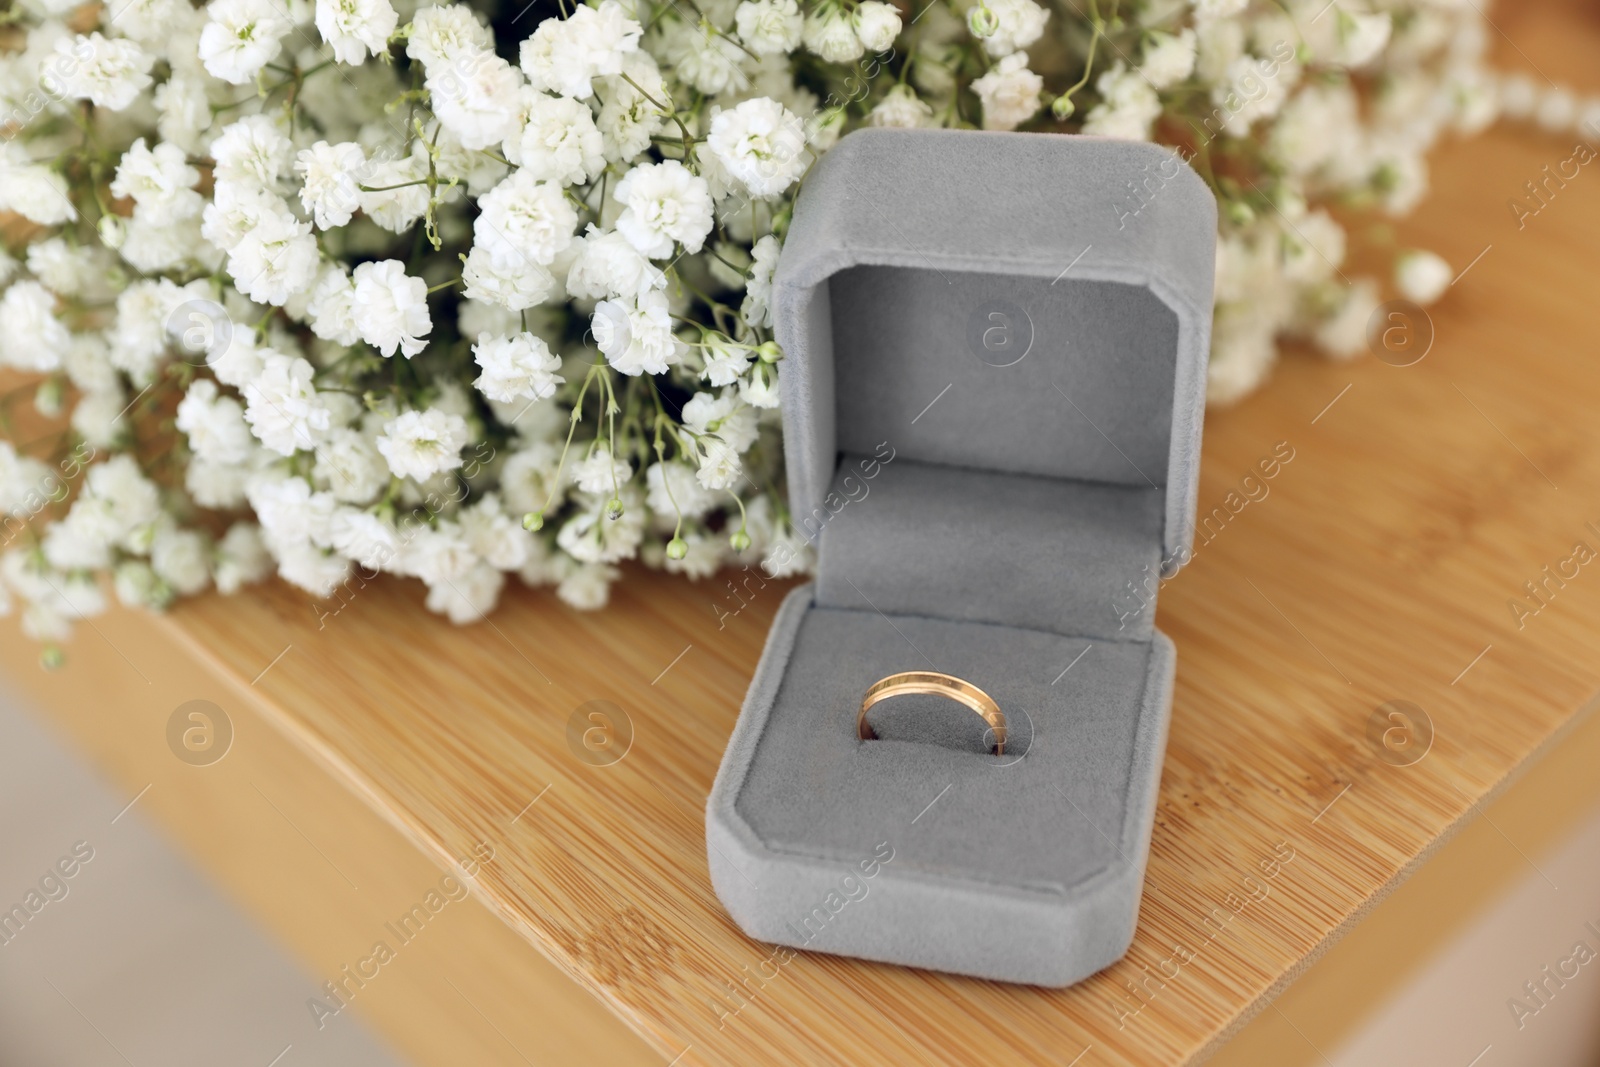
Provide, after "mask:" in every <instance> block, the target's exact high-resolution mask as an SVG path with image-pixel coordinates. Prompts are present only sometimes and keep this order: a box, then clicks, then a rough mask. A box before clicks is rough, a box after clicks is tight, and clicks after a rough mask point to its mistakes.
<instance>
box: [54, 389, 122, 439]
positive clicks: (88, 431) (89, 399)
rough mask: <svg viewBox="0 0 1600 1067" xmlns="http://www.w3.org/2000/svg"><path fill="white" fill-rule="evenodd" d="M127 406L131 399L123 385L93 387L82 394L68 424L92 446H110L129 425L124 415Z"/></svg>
mask: <svg viewBox="0 0 1600 1067" xmlns="http://www.w3.org/2000/svg"><path fill="white" fill-rule="evenodd" d="M127 406H128V400H127V397H125V396H124V395H123V393H122V387H121V386H120V385H119V386H113V387H112V388H110V389H97V390H91V391H90V392H87V393H84V394H83V396H82V397H81V398H79V400H78V403H77V406H76V407H74V408H73V409H72V417H71V418H70V419H69V420H68V424H69V425H70V426H71V427H72V429H73V430H74V431H76V432H77V434H78V436H79V437H82V438H83V439H84V440H85V441H87V442H88V443H89V444H90V445H92V446H93V447H95V448H110V447H111V446H113V445H115V444H117V443H118V441H120V440H121V439H122V437H123V435H124V432H125V429H126V427H125V426H123V425H122V415H123V414H124V413H125V411H126V409H127Z"/></svg>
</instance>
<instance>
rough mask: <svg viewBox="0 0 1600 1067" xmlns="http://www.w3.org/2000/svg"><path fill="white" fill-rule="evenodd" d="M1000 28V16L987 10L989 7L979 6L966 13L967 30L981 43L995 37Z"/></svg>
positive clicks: (985, 5)
mask: <svg viewBox="0 0 1600 1067" xmlns="http://www.w3.org/2000/svg"><path fill="white" fill-rule="evenodd" d="M999 28H1000V16H998V15H996V14H995V13H994V12H993V11H991V10H989V5H987V4H979V5H978V6H977V7H975V8H973V9H972V10H971V11H968V12H967V29H968V30H970V31H972V36H974V37H976V38H977V39H978V40H980V41H982V40H985V39H987V38H989V37H993V36H994V35H995V31H996V30H998V29H999Z"/></svg>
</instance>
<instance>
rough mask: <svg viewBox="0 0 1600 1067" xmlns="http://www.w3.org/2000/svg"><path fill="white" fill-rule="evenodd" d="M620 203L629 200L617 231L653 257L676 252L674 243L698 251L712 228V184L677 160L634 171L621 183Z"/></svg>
mask: <svg viewBox="0 0 1600 1067" xmlns="http://www.w3.org/2000/svg"><path fill="white" fill-rule="evenodd" d="M617 202H618V203H620V204H622V205H624V210H623V212H622V214H621V215H619V216H618V217H617V222H616V226H617V230H618V231H619V232H620V233H621V234H622V235H623V236H624V237H626V238H627V239H628V243H629V244H631V245H633V247H635V248H637V249H638V250H639V251H640V252H642V253H643V254H644V255H646V256H649V257H650V258H651V259H664V258H666V257H667V256H670V255H671V254H672V246H673V243H674V242H677V243H678V244H681V245H683V247H684V249H685V251H687V252H689V253H690V254H693V253H695V252H698V251H700V249H701V248H702V247H703V246H704V245H705V240H706V235H707V234H709V233H710V232H711V221H712V206H711V189H710V187H709V186H708V185H707V184H706V180H705V179H704V178H702V177H700V176H699V175H697V174H695V173H694V172H692V171H690V170H689V168H688V167H685V166H684V165H683V164H682V163H679V162H678V161H677V160H675V159H669V160H667V161H666V162H664V163H641V164H639V165H638V166H636V167H634V168H633V169H632V170H630V171H628V173H627V174H626V175H624V176H623V178H622V180H621V181H620V182H618V183H617Z"/></svg>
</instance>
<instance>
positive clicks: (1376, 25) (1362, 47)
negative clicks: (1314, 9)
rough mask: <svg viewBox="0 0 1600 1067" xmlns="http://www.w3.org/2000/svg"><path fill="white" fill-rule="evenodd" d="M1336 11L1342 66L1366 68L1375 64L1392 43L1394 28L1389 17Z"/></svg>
mask: <svg viewBox="0 0 1600 1067" xmlns="http://www.w3.org/2000/svg"><path fill="white" fill-rule="evenodd" d="M1335 10H1336V11H1337V14H1336V16H1335V18H1336V20H1337V23H1336V24H1337V26H1338V32H1339V50H1338V60H1337V61H1338V63H1339V64H1340V65H1341V66H1345V67H1364V66H1366V65H1367V64H1368V63H1371V62H1372V61H1373V60H1374V59H1376V58H1377V57H1378V54H1379V53H1380V52H1382V51H1383V49H1384V46H1385V45H1387V44H1388V43H1389V31H1390V29H1391V26H1392V24H1391V22H1390V19H1389V13H1388V12H1387V11H1384V12H1380V13H1377V14H1365V13H1362V12H1346V11H1343V10H1339V9H1335Z"/></svg>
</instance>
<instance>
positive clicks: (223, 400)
mask: <svg viewBox="0 0 1600 1067" xmlns="http://www.w3.org/2000/svg"><path fill="white" fill-rule="evenodd" d="M177 428H178V430H179V431H181V432H182V433H183V434H185V435H186V436H187V437H188V439H189V447H190V448H191V449H193V450H194V453H195V455H197V456H199V457H201V458H202V459H205V460H206V461H208V462H211V463H235V464H237V463H243V462H245V461H246V460H248V459H249V458H250V456H251V455H252V454H253V453H254V452H255V441H254V440H253V439H252V438H251V436H250V427H249V426H248V425H247V424H246V423H245V420H244V408H243V406H242V405H240V403H239V402H238V401H237V400H235V399H234V398H233V397H231V396H220V395H218V391H217V383H216V382H214V381H212V380H211V379H210V378H197V379H195V381H194V383H193V384H192V385H190V386H189V391H188V392H187V393H185V394H184V397H183V400H181V401H180V402H179V403H178V411H177Z"/></svg>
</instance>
